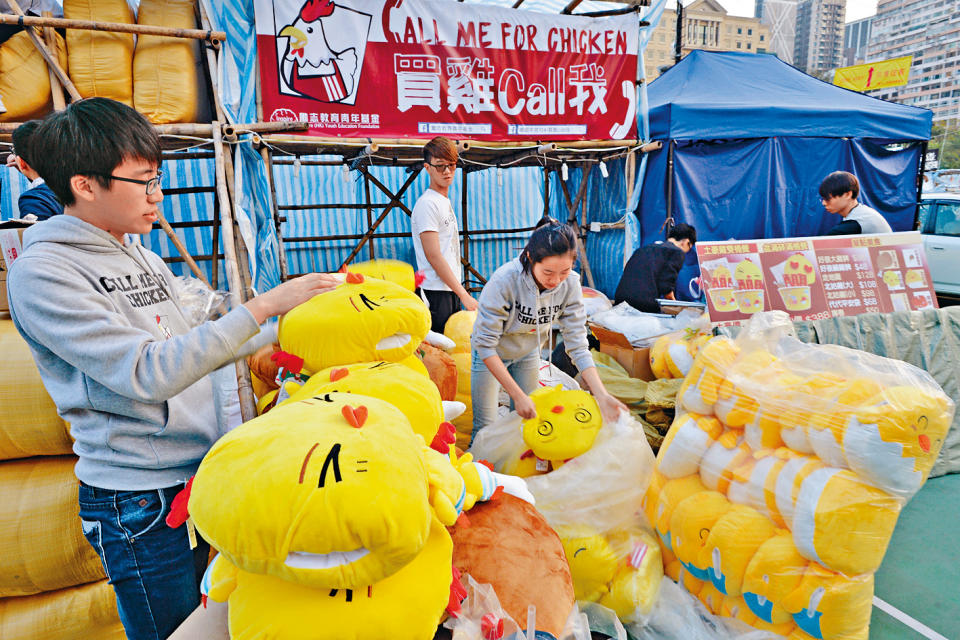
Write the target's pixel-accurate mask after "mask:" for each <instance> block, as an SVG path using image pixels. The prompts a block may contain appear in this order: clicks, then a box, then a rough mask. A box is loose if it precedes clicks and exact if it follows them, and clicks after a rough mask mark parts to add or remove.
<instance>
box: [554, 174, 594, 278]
mask: <svg viewBox="0 0 960 640" xmlns="http://www.w3.org/2000/svg"><path fill="white" fill-rule="evenodd" d="M560 190H561V191H562V192H563V197H564V199H565V200H566V202H567V210H568V211H569V216H570V217H569V218H568V219H567V224H569V225H570V226H572V227H573V230H574V234H575V235H576V238H577V253H578V254H579V255H580V263H581V264H583V271H584V273H586V276H587V284H588V285H589V286H590V287H594V288H595V287H596V285H595V284H594V281H593V270H592V269H590V261H589V260H587V248H586V246H585V245H584V244H583V238H582V237H581V231H580V224H579V223H578V222H577V209H579V208H580V204H581V202H583V197H584V196H585V195H586V193H587V169H586V168H585V167H581V171H580V189H579V190H578V191H577V198H576V200H571V199H570V191H569V190H568V189H567V183H566V181H564V180H561V181H560Z"/></svg>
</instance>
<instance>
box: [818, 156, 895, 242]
mask: <svg viewBox="0 0 960 640" xmlns="http://www.w3.org/2000/svg"><path fill="white" fill-rule="evenodd" d="M859 197H860V181H859V180H857V177H856V176H855V175H853V174H852V173H848V172H846V171H834V172H833V173H831V174H830V175H828V176H827V177H826V178H824V179H823V182H821V183H820V198H821V199H822V200H821V202H822V203H823V208H824V209H826V210H827V211H828V212H829V213H835V214H837V215H838V216H840V217H841V218H843V220H841V221H840V222H838V223H837V224H836V225H834V227H833V228H832V229H830V230H829V231H827V233H826V234H825V235H828V236H848V235H858V234H861V233H891V232H892V231H893V229H891V228H890V223H889V222H887V221H886V219H885V218H884V217H883V216H882V215H880V214H879V213H878V212H877V211H876V210H875V209H871V208H870V207H868V206H867V205H865V204H861V203H860V202H859V201H858V200H857V198H859Z"/></svg>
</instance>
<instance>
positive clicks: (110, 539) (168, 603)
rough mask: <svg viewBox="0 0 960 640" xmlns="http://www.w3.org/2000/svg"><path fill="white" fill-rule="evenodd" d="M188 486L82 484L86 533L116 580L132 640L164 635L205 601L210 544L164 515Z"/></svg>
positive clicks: (123, 618) (152, 639) (109, 575)
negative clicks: (203, 588) (140, 487)
mask: <svg viewBox="0 0 960 640" xmlns="http://www.w3.org/2000/svg"><path fill="white" fill-rule="evenodd" d="M182 488H183V485H177V486H175V487H167V488H166V489H153V490H145V491H115V490H112V489H99V488H97V487H91V486H89V485H86V484H84V483H82V482H81V483H80V500H79V502H80V521H81V523H82V525H83V535H84V536H86V538H87V541H88V542H89V543H90V544H91V545H92V546H93V548H94V549H95V550H96V552H97V555H99V556H100V560H101V561H102V562H103V568H104V570H105V571H106V572H107V578H109V580H110V584H111V585H113V590H114V593H115V594H116V597H117V609H118V611H119V612H120V621H121V622H122V623H123V629H124V631H126V633H127V638H128V639H129V640H147V639H149V640H163V639H165V638H166V637H167V636H169V635H170V634H172V633H173V632H174V631H175V630H176V628H177V627H178V626H180V623H181V622H183V621H184V620H185V619H186V618H187V616H189V615H190V613H192V612H193V610H194V609H196V608H197V605H199V604H200V588H199V584H200V579H201V578H202V577H203V572H204V570H205V568H206V566H207V557H208V555H209V553H210V545H209V544H207V542H205V541H204V540H202V539H201V538H200V537H199V536H198V537H197V548H196V549H193V550H191V549H190V543H189V540H188V538H187V527H186V526H185V525H181V526H180V527H177V528H176V529H171V528H170V527H168V526H167V523H166V522H164V520H165V519H166V517H167V514H168V513H169V512H170V503H171V502H172V501H173V497H174V496H175V495H177V493H178V492H179V491H180V490H181V489H182Z"/></svg>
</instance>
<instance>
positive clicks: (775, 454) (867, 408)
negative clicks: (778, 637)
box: [646, 312, 954, 640]
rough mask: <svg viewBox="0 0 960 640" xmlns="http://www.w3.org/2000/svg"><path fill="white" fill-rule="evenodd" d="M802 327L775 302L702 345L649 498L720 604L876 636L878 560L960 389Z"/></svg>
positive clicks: (808, 628) (772, 619)
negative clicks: (822, 341)
mask: <svg viewBox="0 0 960 640" xmlns="http://www.w3.org/2000/svg"><path fill="white" fill-rule="evenodd" d="M792 331H793V326H792V324H791V323H790V322H789V319H788V318H787V317H786V315H785V314H782V313H777V312H773V313H760V314H757V315H755V316H754V317H753V318H752V319H751V321H750V322H749V323H748V324H747V325H746V326H745V327H744V330H743V331H742V332H741V334H740V336H739V337H738V338H737V340H736V341H731V340H729V339H727V338H714V339H713V340H711V341H710V342H708V343H707V344H706V345H704V346H703V347H702V348H701V349H700V351H699V353H698V355H697V358H696V360H695V361H694V363H693V366H692V367H691V370H690V373H689V374H688V375H687V377H686V378H685V380H684V383H683V386H682V387H681V389H680V391H679V393H678V411H677V417H676V419H675V420H674V422H673V424H672V425H671V427H670V431H669V432H668V433H667V436H666V438H665V439H664V441H663V444H662V446H661V447H660V450H659V452H658V454H657V474H656V475H655V477H654V481H653V482H652V485H651V490H650V492H649V494H648V496H647V502H646V512H647V513H648V515H650V516H651V518H652V519H653V520H654V524H655V526H656V529H657V532H658V533H659V535H660V537H661V540H662V541H663V543H664V554H665V559H666V565H667V567H666V570H667V573H668V574H675V575H677V576H681V578H680V579H681V580H682V581H683V582H684V583H685V585H686V586H687V588H688V590H690V591H692V592H693V593H695V594H696V595H697V596H698V597H699V599H700V600H701V601H702V602H704V603H706V604H708V607H709V608H710V609H711V610H712V611H713V612H714V613H724V615H734V612H737V617H738V618H740V619H741V620H742V621H744V622H747V623H748V624H750V625H752V626H754V627H757V628H759V629H763V630H768V631H774V632H776V633H780V634H783V635H788V634H790V633H792V632H793V629H795V628H798V627H799V628H800V629H802V630H803V631H805V632H806V633H807V634H808V635H811V636H813V637H817V638H823V639H824V640H834V639H837V640H839V639H846V638H849V637H861V636H862V637H866V633H867V627H868V625H869V621H870V612H871V598H872V595H873V573H874V572H875V571H876V570H877V568H878V567H879V566H880V563H881V561H882V559H883V555H884V553H885V551H886V548H887V545H888V544H889V542H890V538H891V536H892V534H893V530H894V527H895V526H896V522H897V518H898V516H899V513H900V510H901V508H902V506H903V504H904V503H906V501H907V500H909V498H910V497H911V496H912V495H913V494H914V493H915V492H916V491H917V490H918V489H919V488H920V486H921V485H922V484H923V482H924V481H925V480H926V477H927V475H928V474H929V471H930V469H931V467H932V465H933V463H934V461H935V460H936V457H937V455H938V453H939V450H940V447H941V446H942V443H943V440H944V438H945V436H946V433H947V430H948V429H949V427H950V424H951V422H952V419H953V413H954V403H953V401H952V400H950V398H949V397H947V395H946V394H944V393H943V391H942V390H941V389H940V387H939V386H938V385H937V383H936V382H935V381H934V380H933V378H932V377H931V376H930V375H929V374H928V373H926V372H925V371H923V370H921V369H918V368H916V367H914V366H912V365H909V364H906V363H904V362H902V361H899V360H892V359H889V358H882V357H879V356H876V355H873V354H869V353H865V352H862V351H857V350H853V349H847V348H844V347H839V346H835V345H809V344H804V343H801V342H800V341H798V340H797V339H796V338H795V337H793V335H792Z"/></svg>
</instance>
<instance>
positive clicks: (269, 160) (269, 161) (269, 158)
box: [260, 147, 290, 282]
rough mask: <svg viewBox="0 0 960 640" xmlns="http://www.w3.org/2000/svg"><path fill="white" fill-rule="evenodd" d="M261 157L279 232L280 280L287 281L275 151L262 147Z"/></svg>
mask: <svg viewBox="0 0 960 640" xmlns="http://www.w3.org/2000/svg"><path fill="white" fill-rule="evenodd" d="M260 157H262V158H263V162H264V164H265V165H266V172H267V185H268V186H269V187H270V209H271V211H270V213H271V214H272V215H271V217H272V218H273V225H274V227H275V229H276V232H277V252H278V254H279V259H280V282H285V281H286V279H287V276H288V275H289V274H290V271H289V269H288V268H287V252H286V250H285V249H284V248H283V235H282V234H281V233H280V217H279V215H278V213H277V212H278V210H279V209H278V207H277V185H276V182H275V181H274V176H273V153H272V152H271V151H270V149H268V148H267V147H260Z"/></svg>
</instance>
